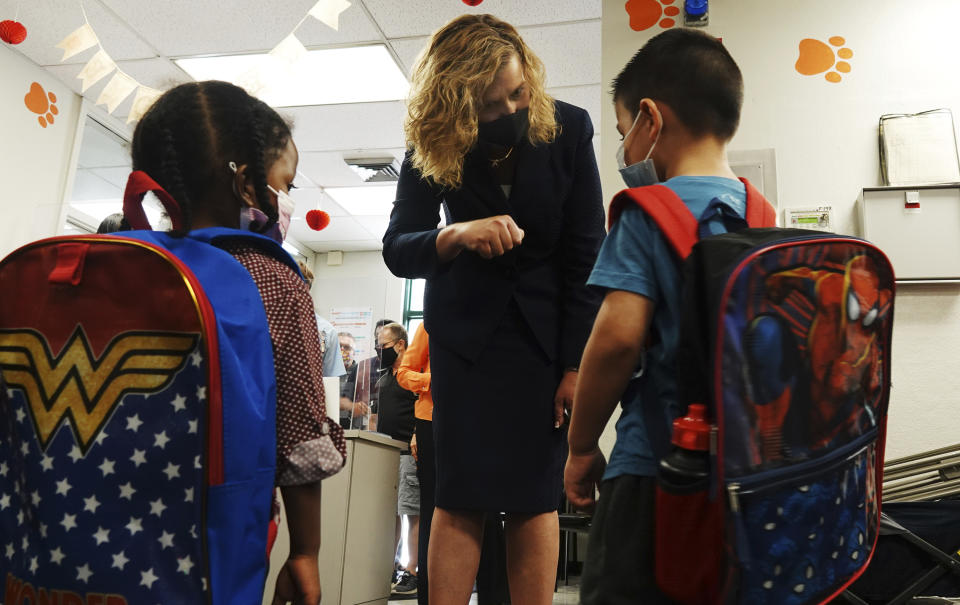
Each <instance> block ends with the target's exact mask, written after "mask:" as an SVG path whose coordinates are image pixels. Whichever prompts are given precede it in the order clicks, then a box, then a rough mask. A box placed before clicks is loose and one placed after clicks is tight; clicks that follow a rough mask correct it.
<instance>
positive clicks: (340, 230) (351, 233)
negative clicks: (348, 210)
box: [290, 216, 373, 246]
mask: <svg viewBox="0 0 960 605" xmlns="http://www.w3.org/2000/svg"><path fill="white" fill-rule="evenodd" d="M290 233H291V234H292V235H293V237H294V238H295V239H296V240H297V241H299V242H301V243H302V244H304V245H307V246H310V245H311V243H314V242H329V241H334V240H369V239H373V236H371V235H370V232H369V231H367V230H366V229H364V228H363V226H362V225H361V224H360V223H358V222H357V221H356V220H355V219H354V218H353V217H350V216H339V217H334V218H333V220H331V221H330V224H329V225H328V226H327V228H326V229H324V230H323V231H314V230H313V229H311V228H310V227H308V226H307V225H306V223H305V222H301V221H295V222H292V223H291V224H290Z"/></svg>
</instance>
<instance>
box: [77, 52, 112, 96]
mask: <svg viewBox="0 0 960 605" xmlns="http://www.w3.org/2000/svg"><path fill="white" fill-rule="evenodd" d="M116 68H117V64H116V63H114V62H113V59H111V58H110V55H108V54H107V53H106V52H104V50H103V49H102V48H101V49H100V50H99V52H97V54H95V55H93V58H92V59H90V61H88V62H87V64H86V65H85V66H84V67H83V70H82V71H81V72H80V73H79V74H78V75H77V78H79V79H80V80H83V86H81V87H80V91H81V92H87V89H88V88H90V87H91V86H93V85H94V84H96V83H97V82H99V81H100V80H102V79H104V78H105V77H107V76H108V75H110V72H112V71H113V70H114V69H116Z"/></svg>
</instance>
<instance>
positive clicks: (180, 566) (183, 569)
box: [177, 555, 193, 576]
mask: <svg viewBox="0 0 960 605" xmlns="http://www.w3.org/2000/svg"><path fill="white" fill-rule="evenodd" d="M191 569H193V561H191V560H190V556H189V555H187V556H186V557H183V558H182V559H180V558H178V559H177V571H178V572H179V573H182V574H184V575H188V576H189V575H190V570H191Z"/></svg>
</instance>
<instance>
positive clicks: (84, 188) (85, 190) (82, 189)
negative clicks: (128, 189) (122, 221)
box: [70, 168, 123, 202]
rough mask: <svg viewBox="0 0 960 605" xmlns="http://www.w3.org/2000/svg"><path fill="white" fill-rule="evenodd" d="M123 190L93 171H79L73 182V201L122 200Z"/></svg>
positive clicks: (71, 197)
mask: <svg viewBox="0 0 960 605" xmlns="http://www.w3.org/2000/svg"><path fill="white" fill-rule="evenodd" d="M122 192H123V190H122V189H121V188H120V187H117V186H116V185H113V184H111V183H110V182H109V181H106V180H104V179H103V178H101V177H99V176H97V175H96V174H94V173H93V171H91V170H86V169H82V168H81V169H79V170H77V175H76V177H75V178H74V180H73V194H72V195H71V196H70V199H71V200H73V201H80V202H84V201H93V200H110V199H115V200H120V198H121V197H122V195H123V193H122Z"/></svg>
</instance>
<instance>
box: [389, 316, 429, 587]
mask: <svg viewBox="0 0 960 605" xmlns="http://www.w3.org/2000/svg"><path fill="white" fill-rule="evenodd" d="M428 339H429V336H428V335H427V331H426V329H424V327H423V324H420V325H419V326H418V327H417V332H416V334H414V336H413V341H412V342H411V343H410V346H408V347H407V351H406V352H405V353H404V354H403V359H402V360H401V362H400V367H399V368H398V369H397V382H398V383H400V386H401V387H403V388H405V389H407V390H408V391H412V392H413V393H416V394H417V395H419V396H420V398H419V399H417V403H416V404H415V405H414V416H415V417H416V425H415V429H414V433H413V438H412V439H411V440H410V452H411V453H412V454H413V457H414V459H416V461H417V478H418V479H419V480H420V536H419V540H418V542H419V544H418V548H417V577H418V581H417V584H418V591H417V603H419V604H420V605H426V604H427V603H428V602H429V597H428V594H427V551H428V547H429V544H430V523H431V522H432V521H433V506H434V501H435V495H434V494H435V491H436V482H437V478H436V466H435V459H434V456H435V454H434V449H433V396H432V395H431V393H430V343H429V340H428Z"/></svg>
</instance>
